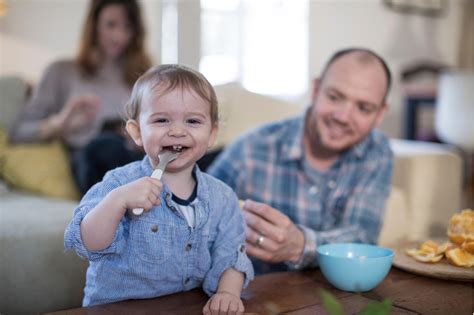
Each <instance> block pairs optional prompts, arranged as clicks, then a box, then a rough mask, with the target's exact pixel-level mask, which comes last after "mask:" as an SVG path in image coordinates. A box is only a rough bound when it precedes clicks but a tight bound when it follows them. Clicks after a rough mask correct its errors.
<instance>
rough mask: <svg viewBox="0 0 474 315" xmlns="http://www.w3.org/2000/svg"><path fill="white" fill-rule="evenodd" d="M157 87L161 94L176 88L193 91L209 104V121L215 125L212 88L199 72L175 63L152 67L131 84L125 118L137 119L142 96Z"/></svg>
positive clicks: (215, 102)
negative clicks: (130, 93)
mask: <svg viewBox="0 0 474 315" xmlns="http://www.w3.org/2000/svg"><path fill="white" fill-rule="evenodd" d="M158 87H159V88H160V89H162V90H160V91H161V92H162V93H163V94H164V93H167V92H169V91H171V90H174V89H176V88H179V89H182V90H184V89H189V90H191V91H194V92H195V93H196V94H197V95H199V96H200V97H201V98H202V99H203V100H204V101H206V102H207V103H208V104H209V105H210V111H211V123H212V125H213V126H217V124H218V122H219V112H218V106H217V96H216V92H215V91H214V88H213V87H212V85H211V84H210V83H209V81H207V79H206V78H205V77H204V76H203V75H202V74H201V73H200V72H198V71H196V70H194V69H191V68H189V67H187V66H184V65H176V64H169V65H167V64H165V65H160V66H157V67H153V68H151V69H150V70H148V71H147V72H146V73H145V74H143V75H142V76H141V77H140V78H138V80H137V82H136V83H135V85H134V86H133V90H132V95H131V97H130V100H129V101H128V102H127V104H126V105H125V116H126V118H127V119H134V120H137V119H138V116H139V114H140V106H141V103H142V101H143V98H144V97H145V96H146V95H149V94H150V93H151V91H153V90H154V89H156V88H158Z"/></svg>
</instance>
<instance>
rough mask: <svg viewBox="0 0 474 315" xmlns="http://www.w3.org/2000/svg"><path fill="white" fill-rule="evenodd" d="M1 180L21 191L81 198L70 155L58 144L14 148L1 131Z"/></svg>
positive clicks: (26, 145)
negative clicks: (73, 174)
mask: <svg viewBox="0 0 474 315" xmlns="http://www.w3.org/2000/svg"><path fill="white" fill-rule="evenodd" d="M0 177H3V178H4V180H5V182H6V183H7V184H9V185H10V186H12V187H15V188H18V189H21V190H26V191H30V192H35V193H39V194H44V195H47V196H51V197H57V198H66V199H75V200H77V199H79V198H80V193H79V190H78V189H77V186H76V184H75V182H74V178H73V176H72V172H71V167H70V164H69V156H68V152H67V151H66V149H65V148H64V146H63V145H62V143H61V142H59V141H56V142H51V143H41V144H15V145H12V144H8V142H7V139H6V132H5V131H4V130H1V129H0Z"/></svg>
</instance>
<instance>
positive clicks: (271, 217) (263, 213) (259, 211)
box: [244, 199, 288, 225]
mask: <svg viewBox="0 0 474 315" xmlns="http://www.w3.org/2000/svg"><path fill="white" fill-rule="evenodd" d="M244 210H246V211H248V212H252V213H254V214H256V215H258V216H260V217H262V218H264V219H265V220H267V221H269V222H271V223H273V224H275V225H278V223H281V222H282V220H283V221H285V220H287V218H288V217H287V216H286V215H284V214H283V213H281V212H280V211H278V210H276V209H274V208H272V207H270V206H269V205H267V204H265V203H261V202H256V201H253V200H250V199H247V200H246V201H245V207H244Z"/></svg>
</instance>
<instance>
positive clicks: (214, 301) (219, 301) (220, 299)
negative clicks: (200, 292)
mask: <svg viewBox="0 0 474 315" xmlns="http://www.w3.org/2000/svg"><path fill="white" fill-rule="evenodd" d="M244 310H245V309H244V303H242V300H241V299H240V297H238V296H237V295H234V294H232V293H230V292H227V291H221V292H217V293H216V294H214V295H213V296H211V298H210V299H209V301H207V303H206V305H205V306H204V308H203V309H202V313H203V314H205V315H209V314H211V315H220V314H231V315H234V314H235V315H237V314H239V315H241V314H243V313H244Z"/></svg>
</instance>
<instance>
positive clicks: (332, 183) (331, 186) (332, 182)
mask: <svg viewBox="0 0 474 315" xmlns="http://www.w3.org/2000/svg"><path fill="white" fill-rule="evenodd" d="M328 187H329V188H331V189H334V188H336V182H335V181H333V180H330V181H329V183H328Z"/></svg>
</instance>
